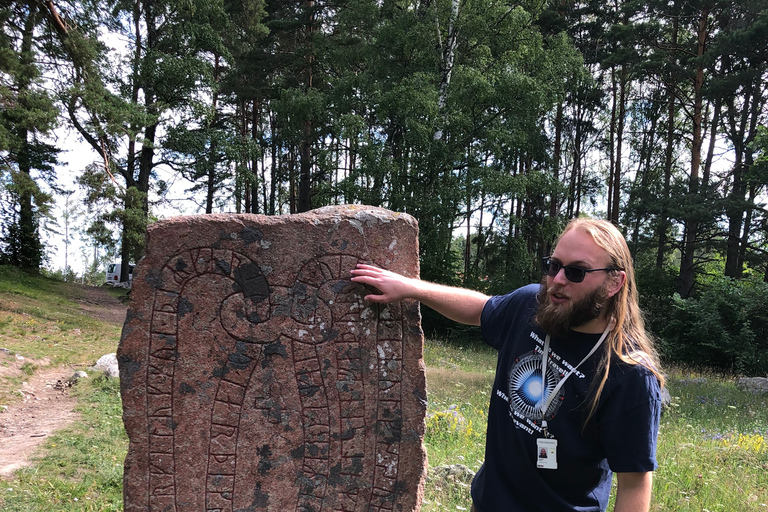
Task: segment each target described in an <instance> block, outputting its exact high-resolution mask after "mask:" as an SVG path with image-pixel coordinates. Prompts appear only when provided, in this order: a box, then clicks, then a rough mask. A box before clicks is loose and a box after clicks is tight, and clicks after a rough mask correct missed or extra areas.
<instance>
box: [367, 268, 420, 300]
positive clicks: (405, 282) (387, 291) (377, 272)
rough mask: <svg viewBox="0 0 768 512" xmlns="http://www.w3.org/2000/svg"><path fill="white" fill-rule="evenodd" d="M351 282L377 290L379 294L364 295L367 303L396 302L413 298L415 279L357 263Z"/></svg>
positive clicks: (416, 281)
mask: <svg viewBox="0 0 768 512" xmlns="http://www.w3.org/2000/svg"><path fill="white" fill-rule="evenodd" d="M352 275H353V276H354V277H352V281H354V282H356V283H360V284H367V285H369V286H373V287H374V288H376V289H377V290H379V291H380V292H381V293H380V294H372V295H366V296H365V300H367V301H369V302H380V303H388V302H398V301H401V300H403V299H407V298H414V294H415V293H416V287H417V286H418V280H417V279H411V278H409V277H405V276H402V275H400V274H395V273H394V272H390V271H389V270H384V269H383V268H379V267H374V266H371V265H364V264H362V263H358V264H357V267H355V269H354V270H352Z"/></svg>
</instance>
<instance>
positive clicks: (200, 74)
mask: <svg viewBox="0 0 768 512" xmlns="http://www.w3.org/2000/svg"><path fill="white" fill-rule="evenodd" d="M767 79H768V0H722V1H721V0H664V1H656V0H651V1H643V2H639V1H632V0H613V1H608V2H603V1H600V2H598V1H590V2H572V1H566V0H553V1H546V0H530V1H522V2H510V1H506V0H421V1H420V0H349V1H348V0H328V1H326V0H296V1H284V0H237V1H234V0H174V1H166V0H109V1H99V0H27V1H4V2H2V6H0V106H2V112H0V264H4V265H12V266H15V267H19V268H21V269H23V270H25V271H27V272H32V273H38V272H41V271H42V272H46V273H51V271H50V270H46V268H47V267H46V261H47V258H48V256H50V254H49V251H47V248H46V244H45V236H44V235H45V230H58V231H60V232H61V233H62V236H63V237H64V240H65V243H66V244H70V243H75V241H76V240H79V242H78V243H80V244H83V245H86V246H88V247H90V248H92V249H93V257H92V259H91V261H90V263H89V269H88V270H87V272H86V273H85V274H84V275H83V276H81V278H82V279H83V280H85V278H86V275H88V277H89V278H90V279H92V280H94V281H96V282H98V283H99V284H100V283H101V282H103V269H104V262H105V260H110V261H111V260H112V258H113V257H114V255H115V254H119V259H120V261H122V263H123V265H122V269H123V275H122V276H121V279H122V280H123V281H125V280H127V278H128V276H127V268H128V265H127V263H128V262H136V261H138V260H139V259H140V258H141V255H142V253H143V250H144V233H145V230H146V226H147V225H148V223H150V222H153V221H155V220H156V219H157V215H158V211H159V209H160V208H161V207H162V205H163V202H164V201H166V200H167V197H168V194H169V190H170V188H171V187H170V185H169V180H168V179H167V176H169V175H170V176H174V180H175V181H176V186H177V187H178V186H179V185H178V183H179V182H183V183H186V185H185V187H186V190H185V194H187V196H188V197H189V199H190V200H191V201H193V202H195V203H196V204H197V205H199V213H214V212H219V211H235V212H242V213H258V214H266V215H278V214H290V213H297V212H302V211H307V210H309V209H312V208H316V207H319V206H325V205H331V204H348V203H362V204H369V205H376V206H383V207H386V208H389V209H392V210H395V211H401V212H407V213H409V214H411V215H413V216H414V217H416V218H417V219H418V221H419V225H420V240H419V243H420V253H421V275H422V277H423V278H425V279H429V280H432V281H437V282H441V283H447V284H456V285H461V286H467V287H471V288H475V289H479V290H482V291H484V292H487V293H504V292H506V291H508V290H510V289H512V288H515V287H517V286H520V285H523V284H527V283H529V282H532V281H538V280H539V279H540V276H541V271H540V270H539V264H538V260H539V258H540V257H542V256H546V255H547V254H548V253H549V251H550V250H551V245H552V243H553V241H554V237H555V236H556V235H557V233H558V232H559V231H560V230H561V229H562V227H563V226H564V224H565V223H566V222H567V220H568V219H569V218H572V217H576V216H579V215H582V214H585V213H591V214H594V215H598V216H602V217H605V218H607V219H609V220H611V221H612V222H614V223H615V224H617V225H618V226H619V227H620V228H621V229H622V231H623V232H624V233H625V235H626V237H627V240H628V242H629V246H630V249H631V250H632V252H633V255H634V258H635V264H636V269H637V276H638V288H639V291H640V293H641V301H642V306H643V307H644V309H645V311H646V313H647V320H648V325H649V327H650V329H651V330H652V331H653V333H654V334H655V335H656V336H657V337H658V339H659V342H660V347H661V350H662V353H663V356H664V357H665V358H667V359H668V360H674V361H676V362H679V363H688V364H692V365H699V366H701V365H703V366H708V367H711V368H714V369H716V370H723V371H729V372H736V373H742V374H750V375H757V374H766V373H768V308H766V307H765V305H766V299H765V297H766V296H768V212H767V211H766V207H765V206H766V193H767V190H766V189H767V187H768V129H766V124H768V108H766V102H767V101H768V96H767V95H766V92H767V91H766V84H767V83H768V80H767ZM61 129H67V130H70V131H73V132H75V133H77V134H78V137H79V138H80V139H81V140H82V141H83V142H84V143H85V144H86V145H87V146H88V147H89V148H90V149H91V150H92V151H93V153H94V155H96V158H95V163H93V164H90V165H87V166H86V167H85V168H84V169H81V170H80V172H78V173H76V175H74V176H72V177H71V178H70V182H72V183H73V186H76V187H79V188H81V189H82V191H83V193H84V195H85V198H86V199H85V201H84V202H83V203H82V204H80V203H79V202H78V203H77V204H74V202H73V201H71V198H72V194H73V192H74V190H73V189H67V188H65V187H62V186H61V185H60V183H61V182H62V177H61V176H58V177H57V175H56V170H57V167H58V166H60V155H61V153H62V150H63V149H64V148H62V147H60V146H59V145H57V140H60V139H57V138H56V137H54V133H55V132H56V130H61ZM161 170H162V172H161ZM56 205H58V211H59V212H60V213H58V214H55V213H54V211H55V207H56ZM76 218H78V219H79V220H78V222H77V223H75V222H74V220H75V219H76ZM75 225H79V226H84V227H83V228H82V229H80V230H78V229H75ZM78 231H79V232H78ZM65 253H66V250H65ZM53 274H55V275H57V276H60V277H63V278H71V277H72V271H71V268H70V267H69V266H68V265H67V264H66V263H65V267H64V269H62V270H59V271H57V272H53ZM425 326H426V327H427V329H429V330H438V331H439V330H443V331H445V330H446V329H450V328H455V327H452V326H448V325H446V324H444V323H443V322H442V321H441V320H440V319H439V318H437V317H435V316H431V315H429V313H428V312H425Z"/></svg>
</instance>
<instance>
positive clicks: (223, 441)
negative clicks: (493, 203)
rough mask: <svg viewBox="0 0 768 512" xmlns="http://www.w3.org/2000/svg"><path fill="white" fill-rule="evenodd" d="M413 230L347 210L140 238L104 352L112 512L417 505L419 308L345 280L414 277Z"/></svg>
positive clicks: (381, 509) (411, 225)
mask: <svg viewBox="0 0 768 512" xmlns="http://www.w3.org/2000/svg"><path fill="white" fill-rule="evenodd" d="M417 231H418V228H417V226H416V222H415V221H414V220H413V218H411V217H409V216H407V215H402V214H395V213H393V212H390V211H387V210H383V209H380V208H372V207H363V206H342V207H332V208H331V207H329V208H323V209H320V210H315V211H313V212H310V213H306V214H300V215H292V216H281V217H266V216H260V215H224V214H222V215H206V216H198V217H182V218H177V219H172V220H168V221H162V222H158V223H157V224H154V225H153V226H151V227H150V228H149V235H148V242H147V255H146V257H145V258H144V259H143V260H142V261H141V262H140V263H139V265H138V267H137V269H136V272H135V274H134V279H133V290H132V292H131V295H132V298H131V306H130V308H129V311H128V317H127V319H126V322H125V326H124V328H123V335H122V340H121V342H120V347H119V349H118V358H119V363H120V376H121V391H122V398H123V419H124V422H125V428H126V431H127V432H128V437H129V438H130V447H129V449H128V455H127V457H126V459H125V473H124V500H125V511H126V512H134V511H152V512H161V511H162V512H182V511H190V512H192V511H195V512H197V511H205V512H237V511H240V512H245V511H262V510H266V511H275V512H385V511H408V512H410V511H418V510H419V509H420V504H421V498H422V493H423V485H424V474H425V471H426V456H425V451H424V448H423V446H422V440H423V436H424V416H425V412H426V387H425V378H424V364H423V360H422V343H423V335H422V331H421V325H420V317H419V310H418V305H417V304H416V303H415V302H411V301H407V302H403V303H395V304H390V305H386V306H382V305H375V304H369V303H366V302H364V301H363V297H364V295H366V294H369V293H371V290H369V289H366V288H365V287H363V286H361V285H358V284H355V283H352V282H351V281H350V280H349V278H350V277H351V276H350V273H349V271H350V270H351V269H352V268H354V266H355V264H356V263H358V262H366V263H372V264H375V265H379V266H381V267H384V268H388V269H391V270H394V271H396V272H400V273H403V274H405V275H410V276H414V277H415V276H417V275H418V239H417Z"/></svg>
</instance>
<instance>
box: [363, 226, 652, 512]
mask: <svg viewBox="0 0 768 512" xmlns="http://www.w3.org/2000/svg"><path fill="white" fill-rule="evenodd" d="M543 265H544V272H545V277H544V279H543V280H542V282H541V284H540V285H538V286H537V285H529V286H525V287H523V288H520V289H518V290H515V291H513V292H511V293H509V294H507V295H504V296H497V297H488V296H486V295H483V294H482V293H478V292H474V291H471V290H465V289H460V288H452V287H447V286H442V285H437V284H433V283H428V282H425V281H420V280H418V279H411V278H406V277H404V276H400V275H398V274H395V273H392V272H389V271H386V270H382V269H379V268H377V267H372V266H369V265H358V266H357V268H356V269H355V270H353V271H352V274H353V277H352V280H353V281H355V282H358V283H362V284H367V285H370V286H373V287H375V288H377V289H378V290H379V291H380V294H372V295H368V296H366V300H369V301H371V302H394V301H399V300H402V299H404V298H413V299H416V300H418V301H420V302H422V303H423V304H426V305H427V306H429V307H430V308H432V309H434V310H436V311H438V312H439V313H441V314H443V315H445V316H446V317H448V318H451V319H453V320H455V321H457V322H461V323H464V324H469V325H479V326H480V327H481V330H482V334H483V339H484V340H485V341H486V343H488V344H489V345H491V346H493V347H495V348H496V349H497V350H498V351H499V356H498V363H497V367H496V378H495V382H494V385H493V393H492V395H491V402H490V406H489V411H488V430H487V436H486V451H485V462H484V463H483V465H482V467H481V468H480V470H479V471H478V473H477V475H475V478H474V480H473V482H472V500H473V503H474V505H473V510H474V511H476V512H495V511H504V512H507V511H514V512H533V511H541V512H558V511H577V510H578V511H604V510H605V509H606V508H607V506H608V498H609V495H610V490H611V478H612V473H613V472H615V473H616V475H617V491H616V502H615V508H614V511H615V512H647V511H648V509H649V507H650V498H651V488H652V475H653V471H654V470H655V469H656V459H655V452H656V437H657V434H658V428H659V415H660V409H661V398H660V388H661V386H663V382H664V378H663V376H662V374H661V370H660V366H659V363H658V358H657V356H656V352H655V350H654V348H653V344H652V342H651V340H650V339H649V337H648V336H647V334H646V332H645V328H644V324H643V320H642V317H641V313H640V309H639V307H638V299H637V290H636V288H635V278H634V270H633V267H632V258H631V255H630V253H629V249H628V247H627V244H626V241H625V240H624V237H623V236H622V235H621V233H620V232H619V231H618V230H617V229H616V228H615V227H614V226H613V225H612V224H610V223H609V222H606V221H600V220H593V219H575V220H573V221H571V222H570V223H569V224H568V226H567V227H566V229H565V231H563V233H562V234H561V235H560V238H559V239H558V241H557V244H556V247H555V250H554V251H553V253H552V256H551V257H548V258H545V259H544V262H543Z"/></svg>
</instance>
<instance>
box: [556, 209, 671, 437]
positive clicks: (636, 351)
mask: <svg viewBox="0 0 768 512" xmlns="http://www.w3.org/2000/svg"><path fill="white" fill-rule="evenodd" d="M574 229H576V230H578V231H580V232H582V233H585V234H588V235H589V236H590V237H592V240H594V242H595V243H596V244H597V245H598V246H599V247H601V248H602V249H604V250H605V251H606V252H607V253H608V257H609V258H610V262H608V266H615V267H617V268H620V269H622V270H624V272H625V273H626V275H627V279H626V281H625V282H624V286H622V287H621V289H620V290H619V291H618V292H617V293H616V294H615V295H614V296H613V297H611V298H610V299H608V302H607V303H606V305H605V314H606V318H609V319H610V318H613V319H615V321H616V325H615V327H614V328H613V330H612V331H611V332H610V333H609V334H608V337H607V338H606V340H605V345H604V350H603V357H602V360H601V361H600V364H599V366H598V370H597V373H596V374H595V378H594V380H593V381H592V388H593V389H594V390H595V392H594V393H593V396H592V400H591V401H590V403H589V411H588V414H587V420H589V418H591V417H592V415H593V414H594V413H595V410H596V409H597V406H598V404H599V402H600V395H601V393H602V392H603V389H604V388H605V383H606V381H607V380H608V373H609V371H610V369H611V359H612V357H613V355H614V354H615V355H616V357H618V358H619V359H620V360H621V361H623V362H625V363H627V364H632V365H635V364H640V365H643V366H645V367H646V368H648V370H649V371H650V372H651V373H653V374H654V375H655V376H656V378H657V379H658V380H659V385H660V386H661V387H664V381H665V379H664V374H663V373H662V371H661V364H660V362H659V355H658V352H657V351H656V348H655V347H654V342H653V339H652V338H651V337H650V336H649V335H648V333H647V332H646V330H645V321H644V320H643V314H642V311H640V305H639V303H638V293H637V284H636V282H635V269H634V266H633V264H632V255H631V254H630V252H629V247H628V246H627V241H626V240H625V239H624V235H622V234H621V232H620V231H619V230H618V229H617V228H616V226H614V225H613V224H611V223H610V222H608V221H606V220H599V219H590V218H577V219H573V220H571V221H570V222H569V223H568V225H567V226H566V228H565V230H564V231H563V233H562V234H561V235H560V237H559V238H558V242H559V241H560V238H562V237H563V235H564V234H565V233H567V232H569V231H571V230H574ZM585 423H586V421H585Z"/></svg>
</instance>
